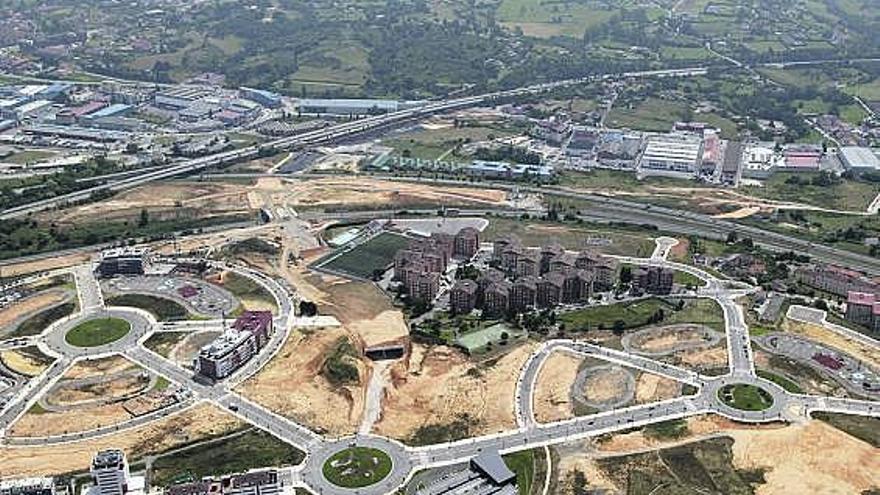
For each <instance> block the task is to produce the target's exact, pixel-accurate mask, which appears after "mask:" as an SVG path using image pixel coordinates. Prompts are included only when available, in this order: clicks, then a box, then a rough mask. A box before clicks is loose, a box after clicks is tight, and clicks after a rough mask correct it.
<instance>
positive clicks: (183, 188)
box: [40, 182, 248, 223]
mask: <svg viewBox="0 0 880 495" xmlns="http://www.w3.org/2000/svg"><path fill="white" fill-rule="evenodd" d="M246 187H247V186H240V185H236V184H220V183H207V182H169V183H165V182H162V183H154V184H147V185H145V186H142V187H138V188H136V189H132V190H130V191H126V192H122V193H120V194H117V195H116V196H114V197H112V198H110V199H108V200H105V201H100V202H98V203H90V204H86V205H81V206H76V207H73V208H68V209H65V210H62V212H61V213H58V212H53V213H51V214H48V213H44V214H41V215H40V216H42V217H46V218H45V219H48V218H49V215H52V218H51V219H52V220H53V221H55V222H58V223H76V222H88V221H96V220H102V221H113V220H124V219H127V218H132V217H135V216H137V215H139V214H140V211H141V210H142V209H145V208H147V209H149V210H150V215H151V218H163V217H164V216H166V215H167V216H174V215H175V214H176V213H177V211H178V210H180V211H183V210H189V211H194V212H198V213H199V214H200V215H202V216H210V215H219V214H233V213H241V212H246V211H248V207H247V204H248V203H247V191H246V189H245V188H246ZM165 212H168V213H167V214H166V213H165Z"/></svg>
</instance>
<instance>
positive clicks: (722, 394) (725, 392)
mask: <svg viewBox="0 0 880 495" xmlns="http://www.w3.org/2000/svg"><path fill="white" fill-rule="evenodd" d="M718 398H719V399H721V401H722V402H724V403H725V404H727V405H728V406H730V407H733V408H735V409H742V410H743V411H763V410H764V409H767V408H769V407H770V406H772V405H773V398H772V397H770V394H768V393H767V392H765V391H764V389H762V388H759V387H756V386H754V385H748V384H745V383H737V384H733V385H726V386H724V387H722V388H721V389H720V390H719V391H718Z"/></svg>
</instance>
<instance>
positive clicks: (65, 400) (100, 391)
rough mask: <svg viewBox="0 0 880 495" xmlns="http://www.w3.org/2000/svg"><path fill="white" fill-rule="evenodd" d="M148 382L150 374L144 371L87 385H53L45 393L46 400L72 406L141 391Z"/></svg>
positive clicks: (62, 383) (55, 403)
mask: <svg viewBox="0 0 880 495" xmlns="http://www.w3.org/2000/svg"><path fill="white" fill-rule="evenodd" d="M149 383H150V376H149V375H148V374H146V373H144V374H142V373H134V374H125V375H122V376H114V377H112V378H110V379H108V380H106V381H103V382H99V383H94V384H89V385H83V384H69V385H68V386H58V387H55V388H54V389H53V390H52V391H50V392H49V394H47V395H46V401H47V402H48V403H49V404H51V405H57V406H73V405H77V404H82V403H84V402H88V401H93V400H98V399H101V400H105V401H112V400H116V399H120V398H123V397H129V396H131V395H133V394H136V393H138V392H141V391H143V390H144V389H145V388H146V387H147V386H148V385H149ZM58 385H64V382H63V381H61V382H59V383H58Z"/></svg>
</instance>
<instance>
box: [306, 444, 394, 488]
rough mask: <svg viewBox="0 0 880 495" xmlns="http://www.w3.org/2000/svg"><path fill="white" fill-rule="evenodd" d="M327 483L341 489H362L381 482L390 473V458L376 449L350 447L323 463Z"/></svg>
mask: <svg viewBox="0 0 880 495" xmlns="http://www.w3.org/2000/svg"><path fill="white" fill-rule="evenodd" d="M322 471H323V473H324V477H325V478H327V481H329V482H330V483H333V484H334V485H336V486H341V487H343V488H362V487H365V486H370V485H373V484H375V483H378V482H379V481H382V480H383V479H384V478H385V477H386V476H388V473H390V472H391V458H390V457H388V454H386V453H385V452H382V451H381V450H378V449H373V448H368V447H351V448H348V449H345V450H341V451H339V452H337V453H335V454H333V455H332V456H330V458H329V459H327V461H326V462H325V463H324V467H323V468H322Z"/></svg>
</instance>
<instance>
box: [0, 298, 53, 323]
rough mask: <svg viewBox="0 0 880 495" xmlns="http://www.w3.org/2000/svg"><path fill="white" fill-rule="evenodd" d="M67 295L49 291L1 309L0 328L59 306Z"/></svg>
mask: <svg viewBox="0 0 880 495" xmlns="http://www.w3.org/2000/svg"><path fill="white" fill-rule="evenodd" d="M65 297H66V296H65V293H64V291H61V290H49V291H45V292H38V293H36V294H33V295H30V296H28V297H25V298H24V299H20V300H18V301H16V302H14V303H13V304H12V305H11V306H7V307H5V308H3V309H0V328H3V327H4V326H6V325H9V324H11V323H13V322H15V321H16V320H18V319H19V318H23V317H25V316H27V315H30V314H32V313H37V312H39V311H42V310H44V309H46V308H48V307H49V306H52V305H54V304H57V303H59V302H61V301H63V300H64V299H65Z"/></svg>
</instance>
